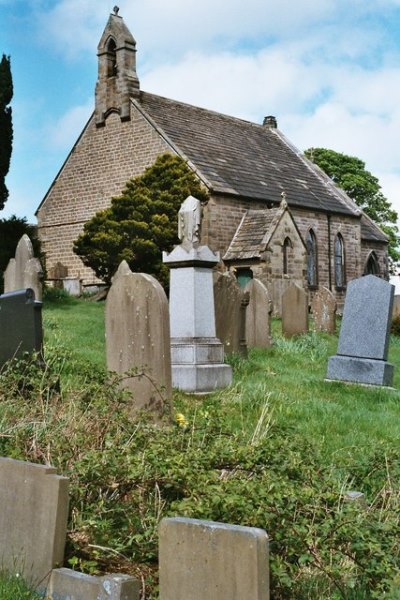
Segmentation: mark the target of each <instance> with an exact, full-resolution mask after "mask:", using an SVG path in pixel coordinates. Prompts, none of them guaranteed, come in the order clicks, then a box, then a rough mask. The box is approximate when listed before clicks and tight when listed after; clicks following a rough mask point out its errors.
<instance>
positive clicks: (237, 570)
mask: <svg viewBox="0 0 400 600" xmlns="http://www.w3.org/2000/svg"><path fill="white" fill-rule="evenodd" d="M159 533H160V545H159V573H160V600H268V599H269V564H268V537H267V534H266V533H265V531H264V530H262V529H256V528H255V527H241V526H238V525H226V524H224V523H215V522H212V521H201V520H196V519H183V518H179V517H177V518H166V519H163V520H162V521H161V523H160V528H159Z"/></svg>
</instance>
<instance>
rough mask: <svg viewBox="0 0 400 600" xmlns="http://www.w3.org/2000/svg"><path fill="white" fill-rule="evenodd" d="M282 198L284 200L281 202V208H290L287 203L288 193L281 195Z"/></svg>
mask: <svg viewBox="0 0 400 600" xmlns="http://www.w3.org/2000/svg"><path fill="white" fill-rule="evenodd" d="M281 198H282V200H281V204H280V207H281V208H287V207H288V203H287V199H286V192H282V193H281Z"/></svg>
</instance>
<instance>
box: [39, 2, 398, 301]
mask: <svg viewBox="0 0 400 600" xmlns="http://www.w3.org/2000/svg"><path fill="white" fill-rule="evenodd" d="M97 55H98V79H97V83H96V91H95V107H94V112H93V114H92V116H91V117H90V119H89V121H88V123H87V124H86V126H85V127H84V129H83V131H82V133H81V135H80V136H79V138H78V140H77V141H76V143H75V145H74V147H73V148H72V150H71V152H70V153H69V155H68V156H67V158H66V160H65V162H64V164H63V165H62V167H61V169H60V171H59V173H58V174H57V176H56V178H55V180H54V182H53V183H52V185H51V187H50V189H49V190H48V192H47V194H46V196H45V197H44V199H43V201H42V202H41V204H40V206H39V208H38V210H37V213H36V214H37V218H38V228H39V235H40V238H41V240H42V243H43V248H44V251H45V253H46V257H47V269H48V272H49V274H50V277H51V273H52V272H53V271H54V268H55V266H56V265H57V264H59V263H62V265H64V267H66V268H67V269H65V272H68V277H76V278H81V279H82V280H83V283H84V285H90V284H93V283H95V282H96V278H95V276H94V273H93V272H92V271H91V270H90V269H88V268H87V267H85V266H84V265H83V263H82V262H81V261H80V259H79V258H78V257H77V256H76V255H75V254H74V253H73V251H72V244H73V241H74V240H75V239H76V238H77V237H78V235H79V233H80V232H81V231H82V228H83V225H84V223H85V222H86V221H87V220H89V219H90V218H91V217H92V216H93V215H94V214H95V213H96V212H97V211H99V210H102V209H104V208H106V207H108V206H109V204H110V201H111V198H112V196H117V195H119V194H120V193H121V191H122V189H123V188H124V185H125V183H126V181H127V180H128V179H129V178H131V177H135V176H137V175H140V174H141V173H142V172H143V170H144V169H145V168H146V167H148V166H150V165H151V164H152V163H153V162H154V160H155V159H156V157H157V156H158V155H159V154H161V153H164V152H171V153H174V154H177V155H179V156H181V157H182V158H183V159H184V160H185V161H186V162H187V164H188V165H189V167H190V168H191V169H193V171H194V172H195V173H196V175H197V176H198V178H199V179H200V181H201V182H202V183H203V185H204V186H205V188H206V189H207V190H208V192H209V201H208V203H207V205H206V206H205V207H204V209H203V221H202V243H204V244H207V245H208V246H209V247H210V248H211V249H212V250H214V251H219V252H220V253H221V258H222V259H223V263H222V264H221V268H234V269H235V272H236V275H237V277H238V280H239V282H245V281H247V280H248V279H249V278H251V277H257V278H259V279H261V280H262V281H263V282H264V283H265V284H266V285H267V287H268V288H269V290H270V293H271V294H272V296H273V301H274V304H275V307H276V309H277V310H279V304H280V295H281V293H282V291H283V290H284V289H285V287H286V286H287V285H288V284H289V282H291V281H294V282H296V283H298V284H300V285H301V286H303V287H304V288H306V289H307V290H309V292H310V297H311V296H312V293H313V291H315V290H316V289H317V288H318V286H319V285H323V286H326V287H328V288H329V289H331V290H332V291H333V292H334V293H335V294H336V297H337V300H338V302H339V304H342V302H343V299H344V294H345V290H346V283H347V282H348V281H349V280H350V279H353V278H355V277H359V276H360V275H362V274H364V273H374V274H377V275H379V276H381V277H384V278H387V277H388V255H387V245H388V240H387V237H386V236H385V234H384V233H383V232H382V231H381V230H380V229H379V228H378V227H377V226H376V225H375V224H374V223H373V222H372V221H371V220H370V219H369V218H368V217H367V216H366V215H365V214H363V213H362V211H361V210H360V209H359V208H358V207H357V206H356V204H355V203H354V202H353V201H352V200H351V199H350V198H349V197H348V196H347V195H346V194H345V193H344V192H343V191H341V190H339V189H338V188H336V187H335V185H334V184H333V182H332V181H331V180H330V179H329V178H328V177H327V176H326V175H325V174H324V173H323V172H322V171H321V170H320V169H319V168H318V167H317V166H315V165H314V164H313V163H311V162H310V161H309V160H307V158H305V157H304V156H303V155H302V154H301V153H300V152H299V151H298V150H297V149H296V148H295V147H294V146H293V145H292V144H291V143H290V141H289V140H287V139H286V137H285V136H284V135H283V133H282V132H281V131H280V130H279V128H278V126H277V121H276V119H275V117H271V116H270V117H266V118H265V119H264V122H263V123H262V124H258V123H252V122H249V121H245V120H242V119H237V118H234V117H230V116H227V115H223V114H220V113H217V112H214V111H211V110H206V109H203V108H198V107H196V106H191V105H189V104H185V103H183V102H177V101H175V100H171V99H169V98H163V97H161V96H157V95H155V94H152V93H149V92H145V91H143V90H141V88H140V83H139V79H138V76H137V73H136V42H135V40H134V38H133V36H132V34H131V33H130V31H129V30H128V28H127V27H126V25H125V23H124V21H123V19H122V18H121V16H119V14H118V9H117V7H116V8H115V10H114V13H113V14H111V15H110V17H109V19H108V22H107V25H106V27H105V30H104V33H103V35H102V37H101V39H100V42H99V45H98V53H97Z"/></svg>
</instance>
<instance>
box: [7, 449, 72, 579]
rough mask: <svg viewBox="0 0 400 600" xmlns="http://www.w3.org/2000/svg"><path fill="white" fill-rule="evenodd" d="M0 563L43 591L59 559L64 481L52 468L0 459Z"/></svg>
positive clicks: (64, 516)
mask: <svg viewBox="0 0 400 600" xmlns="http://www.w3.org/2000/svg"><path fill="white" fill-rule="evenodd" d="M0 507H1V510H0V565H1V569H4V570H6V571H10V572H11V573H19V574H20V575H21V576H22V577H23V578H24V579H25V580H26V581H28V582H29V583H30V584H31V585H33V586H39V584H40V587H45V585H46V582H47V579H48V576H49V574H50V572H51V570H52V569H53V568H54V567H58V566H61V565H62V564H63V560H64V547H65V539H66V533H67V518H68V479H67V478H66V477H60V476H59V475H57V472H56V470H55V469H53V468H52V467H48V466H43V465H36V464H32V463H29V462H23V461H20V460H13V459H11V458H0Z"/></svg>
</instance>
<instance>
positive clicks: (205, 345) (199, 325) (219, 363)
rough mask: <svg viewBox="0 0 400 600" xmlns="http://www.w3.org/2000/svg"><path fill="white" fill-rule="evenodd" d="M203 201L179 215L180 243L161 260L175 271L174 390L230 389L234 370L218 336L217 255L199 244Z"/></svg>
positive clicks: (186, 206)
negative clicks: (215, 293) (214, 269)
mask: <svg viewBox="0 0 400 600" xmlns="http://www.w3.org/2000/svg"><path fill="white" fill-rule="evenodd" d="M200 215H201V205H200V201H199V200H197V199H196V198H193V197H192V196H189V197H188V198H187V199H186V200H185V202H183V204H182V206H181V209H180V211H179V238H180V240H181V244H179V245H178V246H176V247H175V248H174V250H173V251H172V252H171V253H170V254H167V253H166V252H163V262H164V264H166V265H167V266H168V267H170V269H171V279H170V294H169V309H170V321H171V362H172V383H173V386H174V387H176V388H178V389H181V390H184V391H186V392H193V393H203V392H211V391H213V390H215V389H219V388H223V387H226V386H227V385H230V383H231V382H232V369H231V367H230V366H229V365H225V364H224V347H223V345H222V344H221V342H220V340H219V339H218V338H217V336H216V331H215V315H214V291H213V279H212V269H213V267H215V265H216V264H217V263H218V262H219V255H218V254H214V252H212V251H211V250H210V249H209V248H208V247H207V246H201V245H200V241H199V240H200V225H201V218H200Z"/></svg>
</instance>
